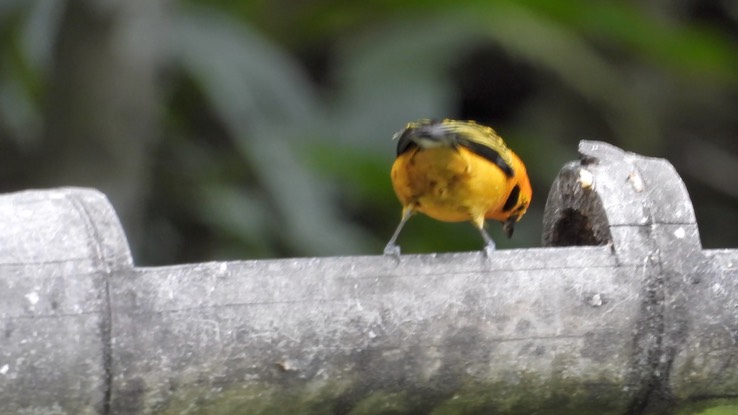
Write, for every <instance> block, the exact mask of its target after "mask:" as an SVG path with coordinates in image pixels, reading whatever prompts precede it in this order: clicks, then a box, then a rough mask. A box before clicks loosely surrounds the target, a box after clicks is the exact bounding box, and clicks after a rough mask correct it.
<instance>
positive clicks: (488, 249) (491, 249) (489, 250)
mask: <svg viewBox="0 0 738 415" xmlns="http://www.w3.org/2000/svg"><path fill="white" fill-rule="evenodd" d="M496 249H497V248H496V247H495V243H494V242H488V243H487V244H486V245H484V256H486V257H487V258H492V254H494V253H495V250H496Z"/></svg>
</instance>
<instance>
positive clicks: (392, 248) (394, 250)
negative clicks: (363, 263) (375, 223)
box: [384, 206, 413, 258]
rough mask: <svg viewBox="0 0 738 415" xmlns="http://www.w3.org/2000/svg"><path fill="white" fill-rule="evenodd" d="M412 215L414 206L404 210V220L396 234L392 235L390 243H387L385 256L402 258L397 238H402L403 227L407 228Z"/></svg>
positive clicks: (401, 221)
mask: <svg viewBox="0 0 738 415" xmlns="http://www.w3.org/2000/svg"><path fill="white" fill-rule="evenodd" d="M412 215H413V209H412V206H406V207H405V208H403V209H402V219H400V224H399V225H397V228H396V229H395V233H394V234H392V238H390V240H389V242H387V246H385V247H384V254H385V255H392V256H394V257H396V258H400V246H399V245H397V244H396V243H395V242H396V241H397V237H398V236H400V231H401V230H402V227H403V226H405V223H406V222H407V220H408V219H410V216H412Z"/></svg>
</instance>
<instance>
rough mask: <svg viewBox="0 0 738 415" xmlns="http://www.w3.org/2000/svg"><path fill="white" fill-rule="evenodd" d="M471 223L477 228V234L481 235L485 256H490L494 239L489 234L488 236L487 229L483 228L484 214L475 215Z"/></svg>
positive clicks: (493, 250)
mask: <svg viewBox="0 0 738 415" xmlns="http://www.w3.org/2000/svg"><path fill="white" fill-rule="evenodd" d="M472 223H474V226H476V228H477V229H479V234H480V235H482V239H484V248H483V249H484V254H485V255H486V256H487V258H491V257H492V254H493V253H494V252H495V241H494V240H493V239H492V237H491V236H489V234H488V233H487V230H486V229H484V225H485V222H484V216H483V215H479V216H477V217H475V218H474V219H473V220H472Z"/></svg>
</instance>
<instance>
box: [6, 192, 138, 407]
mask: <svg viewBox="0 0 738 415" xmlns="http://www.w3.org/2000/svg"><path fill="white" fill-rule="evenodd" d="M131 266H132V261H131V257H130V254H129V250H128V246H127V243H126V240H125V236H124V235H123V232H122V230H121V227H120V224H119V223H118V219H117V217H116V215H115V212H114V211H113V209H112V208H111V207H110V204H109V203H108V202H107V200H106V199H105V196H104V195H102V194H101V193H99V192H96V191H92V190H82V189H71V188H70V189H57V190H51V191H43V192H41V191H36V192H22V193H16V194H12V195H8V196H4V197H1V198H0V298H1V300H0V413H3V414H17V413H23V414H57V413H68V414H95V413H102V412H103V410H104V402H105V401H106V393H108V390H107V387H108V386H109V382H107V381H106V378H107V376H108V374H107V373H106V364H105V362H106V360H107V359H108V357H107V356H108V353H109V343H110V342H109V333H108V331H109V321H108V320H109V319H108V312H109V307H108V301H107V276H108V275H109V273H110V272H113V271H114V270H118V269H123V268H126V269H130V268H131Z"/></svg>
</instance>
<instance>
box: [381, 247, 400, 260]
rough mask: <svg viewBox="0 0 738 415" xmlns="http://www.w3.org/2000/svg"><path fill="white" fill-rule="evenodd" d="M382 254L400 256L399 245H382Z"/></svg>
mask: <svg viewBox="0 0 738 415" xmlns="http://www.w3.org/2000/svg"><path fill="white" fill-rule="evenodd" d="M384 254H385V255H387V256H393V257H395V258H398V259H399V258H400V246H399V245H395V244H388V245H387V246H385V247H384Z"/></svg>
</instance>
